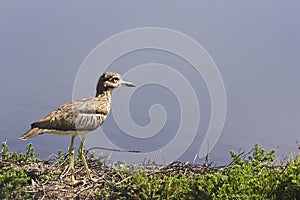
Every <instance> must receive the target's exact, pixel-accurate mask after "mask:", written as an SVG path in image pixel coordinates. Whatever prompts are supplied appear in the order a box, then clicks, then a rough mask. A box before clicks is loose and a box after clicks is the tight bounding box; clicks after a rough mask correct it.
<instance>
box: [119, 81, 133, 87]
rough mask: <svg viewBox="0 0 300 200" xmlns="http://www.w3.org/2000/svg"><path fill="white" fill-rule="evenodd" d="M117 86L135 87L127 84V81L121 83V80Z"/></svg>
mask: <svg viewBox="0 0 300 200" xmlns="http://www.w3.org/2000/svg"><path fill="white" fill-rule="evenodd" d="M118 85H119V86H127V87H135V85H134V84H133V83H130V82H127V81H123V80H121V81H120V82H119V83H118Z"/></svg>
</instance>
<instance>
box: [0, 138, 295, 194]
mask: <svg viewBox="0 0 300 200" xmlns="http://www.w3.org/2000/svg"><path fill="white" fill-rule="evenodd" d="M230 154H231V158H232V162H231V163H230V164H228V165H227V166H218V167H216V166H213V165H212V164H211V163H207V162H205V163H204V164H201V165H194V164H190V163H182V162H173V163H171V164H168V165H155V164H151V165H141V166H136V165H126V164H124V163H112V162H109V161H107V160H105V159H104V158H103V157H100V158H95V155H93V156H90V157H89V159H88V163H89V166H90V168H91V173H92V176H93V177H94V178H97V179H98V180H97V181H96V182H90V181H88V180H87V179H86V175H85V172H84V170H83V165H82V163H81V161H80V160H79V159H77V160H76V163H75V164H76V170H75V171H76V178H77V179H78V180H80V182H79V184H77V185H71V184H70V183H71V181H70V179H69V177H70V173H69V171H68V155H64V154H63V153H62V152H59V154H58V155H57V156H56V155H54V157H53V158H52V159H51V160H40V159H38V158H36V157H35V153H34V149H33V147H32V145H31V144H29V145H28V148H27V151H26V152H25V153H24V154H22V153H15V152H10V151H9V150H8V147H7V144H6V143H5V142H3V143H2V152H1V157H0V188H1V190H0V199H41V198H43V199H59V198H71V199H74V198H79V199H212V200H213V199H280V200H281V199H283V200H284V199H287V200H291V199H295V200H297V199H300V154H299V153H298V154H297V155H296V156H295V157H289V158H287V159H285V160H284V161H278V160H277V159H276V156H275V150H272V151H269V152H266V151H265V150H264V149H263V148H262V147H260V146H259V145H258V144H256V145H255V147H254V148H253V150H252V151H250V152H248V153H240V154H237V153H235V152H230Z"/></svg>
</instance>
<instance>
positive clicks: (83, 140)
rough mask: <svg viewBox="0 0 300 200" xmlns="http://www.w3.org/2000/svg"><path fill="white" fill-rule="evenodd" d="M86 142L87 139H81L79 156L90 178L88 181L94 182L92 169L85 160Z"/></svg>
mask: <svg viewBox="0 0 300 200" xmlns="http://www.w3.org/2000/svg"><path fill="white" fill-rule="evenodd" d="M84 142H85V137H82V138H81V143H80V146H79V149H78V153H79V156H80V158H81V160H82V162H83V165H84V168H85V171H86V174H87V176H88V179H90V180H92V176H91V173H90V169H89V167H88V165H87V163H86V159H85V156H84V155H83V144H84Z"/></svg>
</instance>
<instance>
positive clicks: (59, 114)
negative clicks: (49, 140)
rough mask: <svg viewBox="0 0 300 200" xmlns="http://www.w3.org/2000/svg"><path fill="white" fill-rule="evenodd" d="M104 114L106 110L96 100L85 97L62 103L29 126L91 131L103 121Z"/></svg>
mask: <svg viewBox="0 0 300 200" xmlns="http://www.w3.org/2000/svg"><path fill="white" fill-rule="evenodd" d="M106 115H107V112H105V109H103V108H102V107H101V104H99V101H98V100H96V99H95V98H85V99H81V100H77V101H72V102H68V103H66V104H64V105H62V106H61V107H59V108H58V109H57V110H55V111H53V112H52V113H50V114H49V115H47V116H45V117H44V118H42V119H41V120H39V121H37V122H35V123H33V124H32V125H31V126H32V128H36V127H37V128H41V129H55V130H62V131H67V130H68V131H69V130H70V131H71V130H74V131H75V130H84V131H91V130H94V129H96V128H98V127H99V126H100V125H101V124H102V123H103V121H104V119H105V117H106Z"/></svg>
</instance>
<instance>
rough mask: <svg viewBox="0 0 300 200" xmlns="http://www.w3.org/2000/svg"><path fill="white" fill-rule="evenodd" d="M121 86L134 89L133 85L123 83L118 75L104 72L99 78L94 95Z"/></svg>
mask: <svg viewBox="0 0 300 200" xmlns="http://www.w3.org/2000/svg"><path fill="white" fill-rule="evenodd" d="M121 86H127V87H135V85H134V84H133V83H130V82H126V81H123V80H122V76H121V75H120V74H118V73H115V72H104V73H103V74H102V75H101V77H100V78H99V81H98V85H97V94H96V95H99V94H100V93H102V92H103V91H112V90H113V89H115V88H118V87H121Z"/></svg>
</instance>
